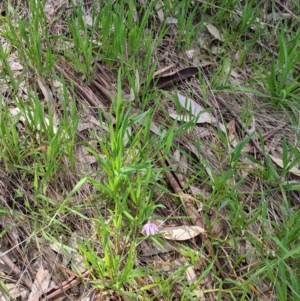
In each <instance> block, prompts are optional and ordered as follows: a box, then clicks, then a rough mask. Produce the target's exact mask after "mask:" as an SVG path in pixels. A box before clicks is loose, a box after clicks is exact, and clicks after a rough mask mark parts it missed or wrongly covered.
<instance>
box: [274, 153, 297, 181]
mask: <svg viewBox="0 0 300 301" xmlns="http://www.w3.org/2000/svg"><path fill="white" fill-rule="evenodd" d="M269 157H270V158H271V159H272V161H273V162H274V163H276V164H277V165H278V166H279V167H281V168H283V161H282V160H281V159H279V158H276V157H273V156H272V155H269ZM288 172H290V173H292V174H294V175H296V176H298V177H300V170H299V169H298V168H297V167H292V168H291V169H289V170H288Z"/></svg>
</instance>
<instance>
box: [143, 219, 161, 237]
mask: <svg viewBox="0 0 300 301" xmlns="http://www.w3.org/2000/svg"><path fill="white" fill-rule="evenodd" d="M143 232H146V234H147V236H148V235H150V234H152V235H153V234H155V233H157V232H158V228H157V226H156V225H155V224H153V223H151V222H150V221H148V223H147V224H145V225H144V226H143V228H142V233H143Z"/></svg>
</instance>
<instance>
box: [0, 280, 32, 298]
mask: <svg viewBox="0 0 300 301" xmlns="http://www.w3.org/2000/svg"><path fill="white" fill-rule="evenodd" d="M5 286H6V288H7V290H8V293H9V295H7V294H6V292H5V291H4V290H3V288H2V287H1V286H0V301H10V300H19V299H18V298H20V299H21V300H28V293H29V292H28V289H26V288H24V287H22V286H20V285H17V284H16V283H7V284H6V285H5Z"/></svg>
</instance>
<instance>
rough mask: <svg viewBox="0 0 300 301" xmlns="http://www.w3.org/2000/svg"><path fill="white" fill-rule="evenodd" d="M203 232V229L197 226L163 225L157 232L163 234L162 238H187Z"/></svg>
mask: <svg viewBox="0 0 300 301" xmlns="http://www.w3.org/2000/svg"><path fill="white" fill-rule="evenodd" d="M204 232H205V230H204V229H203V228H201V227H198V226H179V227H164V228H161V229H160V230H159V233H162V234H164V238H166V239H170V240H187V239H191V238H193V237H195V236H197V235H199V234H201V233H204Z"/></svg>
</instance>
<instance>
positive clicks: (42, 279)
mask: <svg viewBox="0 0 300 301" xmlns="http://www.w3.org/2000/svg"><path fill="white" fill-rule="evenodd" d="M50 278H51V274H50V272H49V271H48V270H45V269H44V267H43V265H42V264H41V265H40V267H39V269H38V272H37V274H36V276H35V280H34V283H33V286H32V290H31V292H30V294H29V296H28V300H31V299H34V298H35V297H36V296H37V295H40V293H41V292H42V291H44V290H46V289H47V288H48V287H49V284H50ZM34 300H35V299H34Z"/></svg>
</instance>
